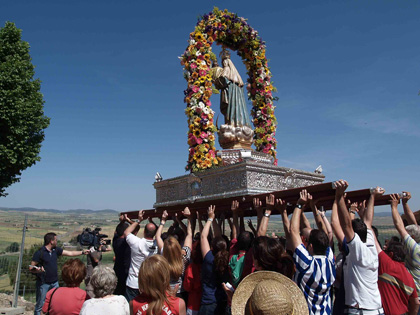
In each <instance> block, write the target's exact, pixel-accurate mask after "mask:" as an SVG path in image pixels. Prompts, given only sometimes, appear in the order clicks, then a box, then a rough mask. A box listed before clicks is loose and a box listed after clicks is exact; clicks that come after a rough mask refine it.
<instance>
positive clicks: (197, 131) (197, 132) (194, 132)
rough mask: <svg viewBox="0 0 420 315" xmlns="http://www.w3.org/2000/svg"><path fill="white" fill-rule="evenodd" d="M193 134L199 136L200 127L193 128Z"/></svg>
mask: <svg viewBox="0 0 420 315" xmlns="http://www.w3.org/2000/svg"><path fill="white" fill-rule="evenodd" d="M193 135H194V136H196V137H199V136H200V135H201V130H200V129H194V130H193Z"/></svg>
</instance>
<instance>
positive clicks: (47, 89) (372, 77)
mask: <svg viewBox="0 0 420 315" xmlns="http://www.w3.org/2000/svg"><path fill="white" fill-rule="evenodd" d="M213 6H217V7H219V8H221V9H224V8H226V9H228V10H229V11H230V12H236V13H237V14H238V15H239V16H243V17H245V18H247V19H248V23H249V24H250V25H251V26H252V27H253V28H255V29H256V30H258V32H259V34H260V36H261V37H262V38H263V39H264V40H265V41H266V43H267V53H266V55H267V58H268V59H269V66H270V68H271V71H272V73H273V81H274V85H275V86H276V87H277V89H278V93H277V94H276V96H278V97H279V101H278V102H277V103H276V106H277V107H276V116H277V119H278V128H277V141H278V148H277V152H278V159H279V165H281V166H286V167H292V168H297V169H304V170H308V171H313V170H314V169H315V168H316V167H317V166H318V165H319V164H322V166H323V169H324V174H325V175H326V181H333V180H337V179H340V178H344V179H347V180H348V181H349V183H350V189H352V190H355V189H362V188H368V187H371V186H376V185H380V186H382V187H384V188H385V189H386V190H387V192H388V193H392V192H400V191H402V190H408V191H411V192H412V194H413V198H412V201H411V202H410V204H411V206H412V208H413V210H417V209H420V185H419V175H420V165H419V162H418V161H419V158H418V156H419V155H420V146H419V140H420V124H419V118H420V96H419V95H418V93H419V90H420V80H419V78H420V53H419V51H420V41H419V38H420V19H419V16H420V3H419V2H417V1H272V2H270V4H268V2H267V3H265V4H264V2H261V3H258V4H257V3H256V2H255V1H240V2H239V1H223V2H221V1H220V2H211V1H184V2H175V1H155V2H147V3H146V2H141V1H125V2H123V1H71V2H61V1H42V2H36V1H10V0H9V1H1V2H0V25H1V26H4V23H5V22H6V21H13V22H15V23H16V25H17V27H18V28H20V29H22V30H23V40H25V41H28V42H29V43H30V45H31V56H32V59H33V64H34V65H35V66H36V77H37V78H40V79H41V80H42V93H43V94H44V98H45V113H46V115H47V116H49V117H51V125H50V127H49V128H48V129H47V130H46V138H45V141H44V143H43V147H42V151H41V158H42V160H41V162H39V163H37V164H36V165H34V166H32V167H31V168H29V169H27V170H25V171H24V172H23V175H22V179H21V182H20V183H17V184H14V185H13V186H11V187H9V188H8V189H7V192H8V193H9V196H7V197H6V198H1V199H0V206H3V207H24V206H28V207H36V208H55V209H62V210H66V209H78V208H87V209H95V210H96V209H98V210H99V209H105V208H110V209H115V210H134V209H140V208H146V209H149V208H151V207H152V205H153V203H154V201H155V191H154V188H153V186H152V184H153V182H154V175H155V173H156V171H159V172H160V173H161V174H162V176H163V177H164V178H170V177H175V176H179V175H183V174H185V172H184V167H185V165H186V160H187V154H188V151H187V150H188V145H187V120H186V116H185V114H184V108H185V104H184V103H183V90H184V89H185V87H186V81H185V80H184V79H183V77H182V66H181V65H180V63H179V60H178V58H177V57H178V56H180V55H181V54H182V53H183V51H184V50H185V48H186V47H187V39H188V36H189V33H190V32H191V31H193V30H194V26H195V24H196V22H197V17H198V16H199V15H202V14H205V13H208V12H209V11H211V10H212V8H213ZM213 46H215V45H213ZM233 60H234V62H235V64H236V65H237V66H238V69H239V71H240V72H241V74H242V76H243V78H244V80H245V79H246V73H245V70H244V67H243V66H242V65H240V64H239V63H240V61H239V59H233ZM211 100H212V103H213V109H214V110H215V111H216V112H217V113H218V112H219V109H218V107H219V100H218V96H217V95H216V96H213V97H212V99H211ZM383 209H384V210H386V211H388V207H384V208H383Z"/></svg>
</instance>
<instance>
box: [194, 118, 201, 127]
mask: <svg viewBox="0 0 420 315" xmlns="http://www.w3.org/2000/svg"><path fill="white" fill-rule="evenodd" d="M200 121H201V119H200V117H197V118H195V119H194V125H196V126H200Z"/></svg>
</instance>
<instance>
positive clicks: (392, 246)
mask: <svg viewBox="0 0 420 315" xmlns="http://www.w3.org/2000/svg"><path fill="white" fill-rule="evenodd" d="M385 252H386V253H392V254H393V255H392V260H394V261H398V262H404V261H405V251H404V245H403V244H401V243H400V242H395V241H390V242H389V243H388V246H387V248H386V251H385Z"/></svg>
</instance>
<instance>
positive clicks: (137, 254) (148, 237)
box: [124, 210, 158, 302]
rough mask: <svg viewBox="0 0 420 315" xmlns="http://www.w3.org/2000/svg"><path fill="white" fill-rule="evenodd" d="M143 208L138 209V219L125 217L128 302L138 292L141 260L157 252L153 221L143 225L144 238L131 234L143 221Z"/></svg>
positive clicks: (126, 296)
mask: <svg viewBox="0 0 420 315" xmlns="http://www.w3.org/2000/svg"><path fill="white" fill-rule="evenodd" d="M143 216H144V210H142V211H139V216H138V221H133V220H130V219H129V218H128V217H127V215H125V219H126V220H127V221H128V222H129V223H130V226H129V227H128V228H127V229H126V230H125V231H124V236H125V238H126V241H127V244H128V246H130V249H131V263H130V269H129V271H128V277H127V282H126V291H125V298H126V299H127V301H128V302H130V301H131V300H133V299H134V298H135V297H136V296H137V295H138V294H139V279H138V275H139V269H140V266H141V264H142V263H143V261H144V260H145V259H146V258H147V257H149V256H152V255H155V254H157V250H158V247H157V244H156V240H154V237H155V234H156V231H157V228H156V225H155V224H154V223H148V224H146V226H145V227H144V238H139V237H137V236H136V235H134V234H133V232H134V231H135V230H136V229H138V227H139V225H140V222H141V221H143Z"/></svg>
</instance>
